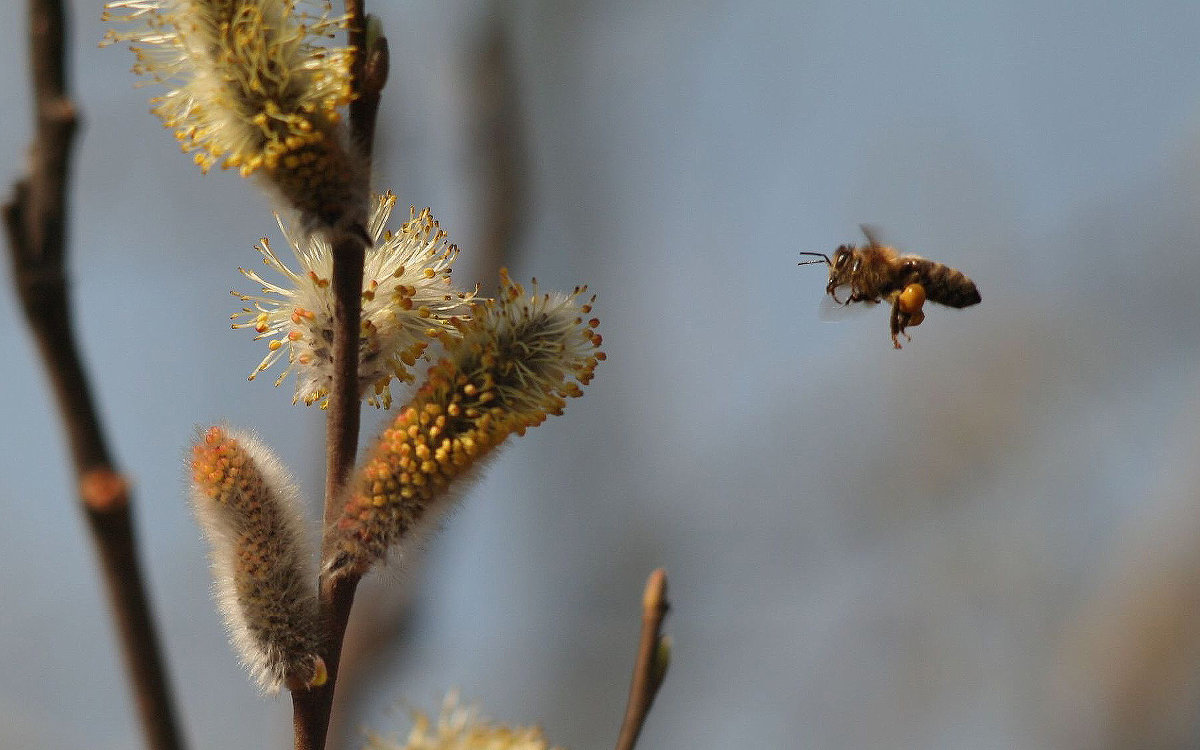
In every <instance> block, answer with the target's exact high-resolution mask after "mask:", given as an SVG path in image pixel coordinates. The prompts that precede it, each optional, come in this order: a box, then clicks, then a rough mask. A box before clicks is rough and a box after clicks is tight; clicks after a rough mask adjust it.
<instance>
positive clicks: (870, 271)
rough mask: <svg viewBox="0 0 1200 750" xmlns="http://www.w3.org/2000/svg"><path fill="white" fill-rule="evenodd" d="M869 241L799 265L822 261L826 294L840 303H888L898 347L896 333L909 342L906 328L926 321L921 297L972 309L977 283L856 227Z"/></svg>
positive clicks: (823, 254)
mask: <svg viewBox="0 0 1200 750" xmlns="http://www.w3.org/2000/svg"><path fill="white" fill-rule="evenodd" d="M859 228H860V229H862V232H863V234H864V235H866V238H867V244H866V245H863V246H861V247H859V246H857V245H842V246H841V247H839V248H838V249H837V250H835V251H834V253H833V257H832V258H830V257H829V256H828V255H826V254H825V253H808V252H802V253H800V254H801V255H815V256H817V259H816V260H806V261H802V262H800V263H799V264H798V265H801V266H807V265H811V264H813V263H824V264H825V265H827V266H829V283H828V284H826V285H825V292H826V293H827V294H828V295H829V296H830V297H832V298H833V301H834V302H837V303H838V304H840V305H849V304H850V303H851V302H868V303H871V304H875V303H877V302H879V301H881V300H884V299H886V300H888V301H889V302H891V303H892V321H891V322H892V344H893V345H894V346H895V347H896V348H897V349H899V348H900V335H901V334H904V337H905V338H906V339H908V340H909V341H912V336H909V335H908V333H906V332H905V329H906V328H909V327H911V326H918V325H920V324H921V322H922V321H923V320H925V313H924V311H923V310H922V308H923V307H924V305H925V301H926V300H929V301H930V302H936V303H938V304H939V305H946V306H947V307H960V308H961V307H970V306H971V305H975V304H978V303H979V290H978V289H976V288H975V282H974V281H971V280H970V279H969V278H967V276H966V274H964V273H963V272H962V271H959V270H958V269H956V268H951V267H950V266H947V265H944V264H942V263H935V262H934V261H932V260H926V259H925V258H922V257H921V256H919V255H901V254H900V253H898V252H896V250H895V248H891V247H888V246H887V245H882V244H880V243H879V242H878V241H877V240H876V239H875V232H874V231H872V229H871V227H869V226H866V225H859ZM842 287H846V289H847V294H848V296H847V297H846V299H845V300H841V299H838V290H839V289H841V288H842Z"/></svg>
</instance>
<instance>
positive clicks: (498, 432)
mask: <svg viewBox="0 0 1200 750" xmlns="http://www.w3.org/2000/svg"><path fill="white" fill-rule="evenodd" d="M501 283H502V289H501V296H500V298H499V299H495V300H486V301H482V302H476V303H474V304H472V309H471V318H470V319H469V320H456V321H455V325H456V327H457V328H458V333H459V337H458V338H452V337H444V342H443V343H445V345H446V347H447V351H446V355H445V357H444V358H443V359H441V360H440V361H439V362H438V363H437V364H435V365H434V366H433V367H431V368H430V370H429V372H428V374H427V376H426V380H425V383H424V384H423V385H422V386H421V388H420V389H419V390H418V391H417V393H416V395H415V396H414V397H413V399H412V400H411V401H410V402H409V403H408V404H407V405H406V406H405V407H404V408H403V409H402V410H401V412H400V414H399V415H398V416H397V417H396V418H395V420H394V421H393V422H392V424H391V425H390V426H389V427H388V428H387V429H385V430H384V431H383V433H382V434H381V435H380V436H379V438H378V439H377V440H376V441H375V443H374V445H373V447H372V448H371V450H370V452H369V454H368V455H367V457H366V459H365V461H364V462H363V464H362V465H361V467H360V468H359V469H358V470H357V471H356V473H355V475H354V477H353V479H352V480H351V483H350V486H349V491H348V497H347V499H346V501H345V504H344V506H343V509H342V514H341V517H340V518H339V519H338V521H337V522H336V524H335V525H334V527H333V528H332V529H331V530H330V532H329V533H330V534H331V537H332V540H333V542H334V544H333V548H334V550H335V552H334V554H333V556H332V557H331V558H329V559H327V560H326V561H325V569H326V571H327V572H328V573H330V574H333V575H338V574H348V575H355V574H359V575H361V574H362V573H363V572H365V571H366V569H367V568H368V567H369V566H370V565H371V564H373V563H375V562H376V561H378V560H381V559H382V558H383V557H384V556H385V555H386V554H387V551H388V549H389V547H391V546H392V545H393V544H395V543H397V542H400V541H401V540H404V539H406V538H411V537H412V535H413V532H414V530H415V529H417V528H418V527H419V526H420V525H422V523H423V522H425V521H426V520H428V518H429V517H430V516H431V515H433V514H435V513H436V512H437V511H438V510H439V509H440V508H441V507H442V506H444V505H445V503H446V502H447V501H448V498H449V497H450V492H451V489H452V487H451V485H452V483H453V482H454V481H455V480H456V479H459V478H460V477H462V476H463V475H464V474H465V473H467V472H468V471H469V470H470V469H472V468H473V467H474V466H475V465H476V464H477V462H478V461H479V460H481V459H482V458H484V457H485V456H487V455H488V454H489V453H490V452H491V451H492V450H493V449H494V448H495V447H496V446H498V445H499V444H500V443H501V442H503V441H504V440H505V439H506V438H507V437H508V436H509V435H512V434H513V433H516V434H519V435H523V434H524V433H525V430H526V429H527V428H529V427H533V426H535V425H538V424H541V423H542V422H543V421H545V420H546V418H547V417H548V416H549V415H551V414H561V413H562V410H563V408H564V407H565V406H566V398H568V397H574V396H580V395H582V394H583V391H582V389H581V388H580V386H581V385H586V384H587V383H588V382H590V381H591V378H592V375H593V372H594V371H595V368H596V365H597V363H598V362H599V361H600V360H602V359H604V354H603V352H599V351H597V348H598V347H599V346H600V343H601V338H600V334H598V333H596V332H595V330H594V329H595V327H596V326H597V325H598V324H599V321H598V320H596V319H595V318H588V317H587V315H588V314H589V313H590V312H591V309H592V302H593V301H594V300H595V297H592V298H591V299H588V300H586V301H584V302H581V301H580V300H579V299H578V298H579V297H581V296H582V295H583V294H584V293H585V292H586V291H587V287H578V288H576V289H575V291H574V292H573V293H572V294H569V295H566V294H553V295H551V294H539V293H538V291H537V288H536V283H535V286H534V289H533V294H532V295H530V296H526V295H525V290H524V289H523V288H522V287H521V286H520V285H519V284H514V283H512V282H511V281H509V280H508V277H507V275H503V274H502V276H501Z"/></svg>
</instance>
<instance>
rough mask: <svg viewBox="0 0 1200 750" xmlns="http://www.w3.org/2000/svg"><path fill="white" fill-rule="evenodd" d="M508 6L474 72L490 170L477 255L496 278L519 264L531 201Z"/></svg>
mask: <svg viewBox="0 0 1200 750" xmlns="http://www.w3.org/2000/svg"><path fill="white" fill-rule="evenodd" d="M507 7H508V5H507V3H496V6H495V7H494V8H493V10H492V13H491V17H490V18H489V20H488V24H487V27H486V28H485V29H484V36H483V38H482V40H481V44H480V50H479V54H478V57H477V58H476V60H475V69H474V74H475V75H474V84H475V101H476V106H477V111H478V117H477V118H476V122H477V123H478V125H477V127H476V132H475V153H476V160H477V161H478V163H480V164H482V165H483V166H484V170H485V173H484V178H483V179H484V181H485V186H484V187H485V190H484V197H483V203H484V208H483V212H484V224H483V233H482V242H481V243H480V247H479V252H478V253H476V257H478V258H479V259H480V260H479V261H477V263H478V265H479V268H480V276H482V277H483V278H495V277H496V274H497V273H498V272H499V271H500V269H501V268H503V267H506V266H507V267H511V266H512V265H513V261H514V258H513V255H514V254H515V248H516V242H517V238H518V235H519V234H520V233H521V230H522V217H523V216H525V213H526V212H525V208H526V206H525V204H526V202H527V200H528V190H527V186H526V184H525V183H526V179H525V176H526V171H527V167H528V164H527V155H526V151H525V132H524V125H525V120H524V113H523V111H522V109H521V91H520V83H519V81H518V78H517V72H516V63H515V61H514V59H513V50H512V39H511V32H510V31H509V26H508V22H509V19H508V18H507V15H508V14H507V13H506V11H505V8H507Z"/></svg>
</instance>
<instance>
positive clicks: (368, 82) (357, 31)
mask: <svg viewBox="0 0 1200 750" xmlns="http://www.w3.org/2000/svg"><path fill="white" fill-rule="evenodd" d="M345 8H346V15H347V17H348V18H349V19H350V22H349V26H350V31H349V40H348V41H349V44H350V45H351V46H352V47H354V48H355V49H356V50H357V51H358V53H357V54H356V55H355V57H354V64H353V66H352V69H351V76H352V80H351V87H352V90H353V91H354V92H355V95H356V96H355V100H354V101H353V102H352V103H351V105H350V138H351V142H352V143H353V144H354V145H355V147H356V148H357V149H358V150H359V152H360V154H361V155H362V157H363V159H364V162H365V163H366V165H367V166H366V169H367V170H368V172H369V170H370V160H371V150H372V149H371V147H372V143H373V141H374V136H375V117H376V114H377V112H378V109H379V96H380V92H381V91H382V89H383V85H384V83H385V82H386V80H387V72H388V50H387V41H386V40H385V39H383V38H382V37H379V38H377V39H374V40H368V38H367V33H366V32H367V28H366V11H365V8H364V0H345ZM364 250H365V248H364V247H363V244H362V241H361V240H360V239H359V238H358V237H357V236H355V235H352V234H346V235H343V236H341V237H339V238H336V239H335V241H334V248H333V280H332V287H333V293H334V320H335V321H336V325H335V333H334V340H333V373H334V374H333V385H332V387H331V389H330V394H329V406H328V412H327V416H326V423H325V435H326V463H325V467H326V475H325V512H324V519H325V526H326V528H328V527H329V526H330V525H331V524H332V523H334V522H335V521H336V520H337V517H338V514H339V513H340V511H341V507H340V504H339V500H340V498H341V493H342V488H343V487H344V486H345V484H346V481H347V479H348V478H349V476H350V472H351V471H352V470H353V469H354V460H355V455H356V453H357V450H358V433H359V414H360V408H361V403H360V398H359V396H360V394H359V388H358V356H359V351H358V349H359V327H360V325H361V323H360V318H361V314H362V278H363V253H364ZM357 587H358V578H354V577H346V576H343V577H339V578H334V579H327V578H325V577H322V578H321V579H320V581H319V583H318V597H319V602H320V608H321V615H322V622H323V623H324V628H325V644H326V653H325V655H324V656H325V666H326V668H327V670H328V673H329V678H328V680H327V681H326V683H325V684H324V685H322V686H320V687H317V688H313V689H311V690H301V691H295V692H293V693H292V726H293V729H294V732H295V748H296V750H322V748H324V747H325V743H326V740H327V735H328V732H329V717H330V714H331V713H332V710H333V697H334V689H335V687H336V685H337V676H338V664H339V662H340V660H341V652H342V641H343V639H344V638H345V635H346V624H347V623H348V622H349V619H350V609H351V606H352V605H353V604H354V591H355V589H356V588H357Z"/></svg>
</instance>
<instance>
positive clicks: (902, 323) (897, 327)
mask: <svg viewBox="0 0 1200 750" xmlns="http://www.w3.org/2000/svg"><path fill="white" fill-rule="evenodd" d="M908 317H909V316H908V313H906V312H903V311H902V310H901V309H900V298H899V297H897V298H896V299H894V300H892V319H891V323H892V346H894V347H896V348H897V349H902V348H903V347H902V346H900V334H902V333H903V334H904V338H906V339H908V340H909V341H912V336H909V335H908V334H907V333H904V329H905V328H907V327H908Z"/></svg>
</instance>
